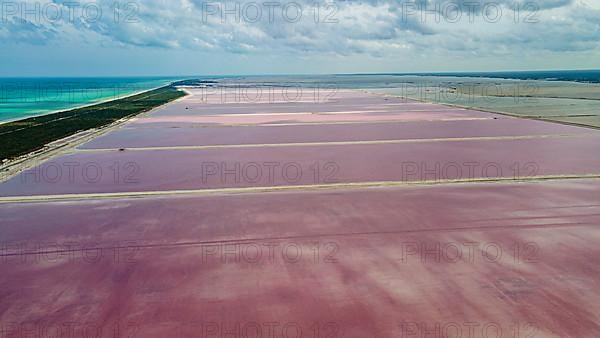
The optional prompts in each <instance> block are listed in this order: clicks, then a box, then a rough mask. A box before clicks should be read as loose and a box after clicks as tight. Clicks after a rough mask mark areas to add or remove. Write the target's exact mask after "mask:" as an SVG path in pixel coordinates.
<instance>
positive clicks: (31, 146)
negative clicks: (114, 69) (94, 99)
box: [0, 84, 186, 162]
mask: <svg viewBox="0 0 600 338" xmlns="http://www.w3.org/2000/svg"><path fill="white" fill-rule="evenodd" d="M185 95H186V94H185V92H183V91H180V90H178V89H177V88H175V86H174V84H171V85H168V86H164V87H161V88H157V89H154V90H150V91H146V92H143V93H139V94H136V95H132V96H128V97H124V98H120V99H116V100H112V101H108V102H103V103H99V104H96V105H91V106H86V107H81V108H75V109H71V110H67V111H62V112H57V113H54V114H47V115H43V116H36V117H31V118H27V119H23V120H18V121H13V122H8V123H5V124H0V144H2V147H0V160H2V161H3V162H4V161H7V160H11V159H14V158H17V157H19V156H22V155H26V154H29V153H31V152H34V151H36V150H40V149H42V148H44V146H45V145H47V144H48V143H51V142H54V141H57V140H60V139H62V138H65V137H68V136H71V135H74V134H76V133H78V132H81V131H85V130H89V129H93V128H99V127H102V126H106V125H109V124H111V123H114V122H115V121H118V120H120V119H123V118H127V117H131V116H134V115H137V114H140V113H143V112H146V111H149V110H151V109H153V108H156V107H158V106H161V105H163V104H165V103H168V102H171V101H173V100H176V99H178V98H180V97H183V96H185Z"/></svg>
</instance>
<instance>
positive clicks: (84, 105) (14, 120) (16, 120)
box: [0, 80, 181, 126]
mask: <svg viewBox="0 0 600 338" xmlns="http://www.w3.org/2000/svg"><path fill="white" fill-rule="evenodd" d="M178 81H181V80H174V81H171V82H169V83H167V84H164V85H161V86H157V87H152V88H149V89H144V90H141V91H139V92H133V93H130V94H127V95H123V96H119V97H112V98H104V99H100V100H98V101H94V102H91V103H86V104H83V105H78V106H73V107H70V108H65V109H59V110H52V111H49V112H45V113H42V114H38V115H32V116H25V117H20V118H16V119H10V120H3V121H0V126H2V125H4V124H7V123H12V122H18V121H22V120H27V119H30V118H35V117H42V116H47V115H52V114H58V113H64V112H68V111H71V110H75V109H81V108H89V107H91V106H95V105H98V104H103V103H108V102H111V101H116V100H121V99H126V98H129V97H132V96H135V95H139V94H144V93H147V92H149V91H153V90H157V89H160V88H164V87H169V86H172V85H173V84H174V83H175V82H178Z"/></svg>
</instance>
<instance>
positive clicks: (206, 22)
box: [0, 0, 600, 76]
mask: <svg viewBox="0 0 600 338" xmlns="http://www.w3.org/2000/svg"><path fill="white" fill-rule="evenodd" d="M0 2H1V3H2V7H1V13H0V14H1V16H2V17H1V22H0V50H1V51H2V52H1V53H0V76H95V75H101V76H111V75H117V76H118V75H203V74H211V75H212V74H215V75H217V74H263V73H268V74H277V73H283V74H291V73H304V74H306V73H365V72H426V71H492V70H524V69H589V68H600V0H537V1H526V0H497V1H487V0H410V1H403V0H396V1H393V0H364V1H348V0H344V1H339V0H338V1H331V0H324V1H320V0H290V1H287V0H283V1H281V0H264V1H262V0H258V1H256V2H255V1H241V2H234V1H225V2H213V1H210V2H207V1H202V0H134V1H127V0H95V1H87V0H84V1H79V2H76V1H75V0H53V1H51V0H39V1H32V0H25V1H23V0H19V1H5V0H0Z"/></svg>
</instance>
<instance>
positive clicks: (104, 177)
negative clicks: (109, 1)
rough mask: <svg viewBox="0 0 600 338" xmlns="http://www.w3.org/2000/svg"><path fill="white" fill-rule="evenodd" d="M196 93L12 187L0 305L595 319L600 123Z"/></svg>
mask: <svg viewBox="0 0 600 338" xmlns="http://www.w3.org/2000/svg"><path fill="white" fill-rule="evenodd" d="M188 90H189V91H190V93H191V94H192V95H190V96H187V97H186V98H184V99H181V100H178V101H176V102H173V103H171V104H168V105H166V106H164V107H161V108H159V109H157V110H154V111H152V112H149V113H146V114H143V115H141V116H138V117H136V118H134V119H132V120H131V121H129V122H128V123H126V124H124V125H122V126H121V127H120V128H117V129H114V130H112V131H109V132H108V133H105V134H104V135H102V136H99V137H97V138H95V139H93V140H91V141H90V142H89V143H87V144H84V145H82V146H81V147H79V148H76V149H71V150H70V151H69V152H67V153H65V154H62V155H60V156H58V157H56V158H54V159H51V160H49V161H47V162H46V163H43V164H42V165H41V166H40V167H39V168H33V169H30V170H29V171H26V172H24V173H23V174H21V175H19V176H16V177H14V178H12V179H11V180H9V181H8V182H6V183H3V184H2V185H0V196H2V197H0V212H1V213H2V215H3V217H2V225H1V226H2V228H1V229H2V242H3V247H2V249H3V250H2V263H0V264H1V265H0V268H1V269H2V274H3V275H4V276H6V277H5V278H3V279H2V280H0V290H2V291H1V292H0V322H2V323H28V324H29V325H30V327H35V328H45V327H51V325H53V324H59V326H63V324H64V323H68V322H71V323H78V324H79V325H78V326H77V328H76V330H78V331H77V332H78V333H82V332H83V331H82V330H83V329H84V328H86V327H88V328H89V327H90V326H94V325H95V326H94V327H98V328H100V329H101V331H102V332H103V333H104V334H105V335H108V334H109V333H112V332H113V330H114V326H115V324H118V327H119V330H121V334H122V336H126V334H130V336H131V334H133V333H135V335H137V336H140V337H142V336H143V337H165V336H172V337H190V336H201V337H205V336H208V337H210V336H215V337H218V336H222V335H223V336H224V335H225V334H226V333H230V335H231V336H236V337H245V336H250V337H257V336H263V337H265V336H269V335H268V332H272V333H273V336H284V337H285V336H305V337H307V336H319V337H326V336H331V337H333V336H338V337H399V336H414V337H420V336H421V334H424V333H425V332H431V331H432V330H433V331H436V332H437V333H438V335H437V336H438V337H441V336H449V337H458V336H462V337H466V336H468V332H474V333H475V336H491V335H492V334H493V333H492V332H501V335H499V336H502V337H515V332H518V334H517V335H516V336H518V337H526V336H531V334H534V335H535V336H536V337H593V336H597V335H599V334H600V324H598V323H600V315H599V314H600V299H599V296H598V293H597V290H598V288H599V287H600V285H598V280H600V278H599V277H600V263H598V260H596V259H593V258H594V257H596V256H597V255H598V254H599V252H598V251H599V249H598V248H600V232H599V231H598V224H599V222H600V212H599V210H600V179H598V177H600V159H598V157H597V156H593V154H595V152H597V149H598V147H599V146H600V131H596V130H592V129H585V128H579V127H573V126H566V125H560V124H554V123H549V122H540V121H534V120H527V119H517V118H512V117H506V116H500V115H494V114H491V113H485V112H479V111H475V110H467V109H459V108H452V107H447V106H443V105H437V104H430V103H421V102H417V101H406V100H402V99H399V98H391V97H386V96H382V95H374V94H368V93H364V92H360V91H343V92H340V93H338V94H337V96H336V100H335V101H323V100H314V98H311V97H300V98H297V99H294V100H290V99H289V97H288V98H285V97H277V98H269V99H267V98H265V99H264V100H262V101H260V100H259V101H257V102H244V101H241V102H229V101H226V102H223V101H222V99H221V98H220V97H216V96H215V97H213V96H210V97H203V96H204V95H205V94H206V93H205V92H201V91H200V90H194V89H188ZM70 168H72V169H73V170H72V171H71V170H70ZM298 168H300V171H299V170H298ZM484 168H485V169H486V170H485V171H484V170H483V169H484ZM498 168H500V171H498V170H497V169H498ZM98 169H100V170H98ZM36 170H37V171H36ZM58 173H60V175H58ZM228 189H229V190H228ZM149 192H150V193H151V194H148V193H149ZM174 192H179V193H177V194H175V193H174ZM206 192H210V193H206ZM116 194H119V195H116ZM57 196H60V199H58V198H54V199H53V197H57ZM91 324H94V325H91ZM5 329H6V330H13V331H12V332H16V333H17V334H18V333H22V332H23V331H22V330H23V327H22V326H20V325H16V328H15V327H6V328H5ZM471 329H472V330H474V331H469V330H471ZM14 330H17V331H18V332H17V331H14ZM300 331H301V332H302V335H298V334H296V333H298V332H300ZM496 336H498V335H496Z"/></svg>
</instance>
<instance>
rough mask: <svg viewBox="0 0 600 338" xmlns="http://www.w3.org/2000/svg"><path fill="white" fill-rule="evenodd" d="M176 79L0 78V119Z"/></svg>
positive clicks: (106, 97)
mask: <svg viewBox="0 0 600 338" xmlns="http://www.w3.org/2000/svg"><path fill="white" fill-rule="evenodd" d="M178 79H179V78H166V77H160V78H148V77H137V78H133V77H128V78H125V77H123V78H0V122H5V121H11V120H18V119H23V118H27V117H31V116H37V115H42V114H47V113H50V112H54V111H59V110H65V109H70V108H74V107H79V106H83V105H88V104H93V103H95V102H99V101H104V100H111V99H117V98H120V97H123V96H127V95H131V94H134V93H138V92H141V91H145V90H148V89H152V88H156V87H161V86H164V85H167V84H169V83H171V82H172V81H175V80H178Z"/></svg>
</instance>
